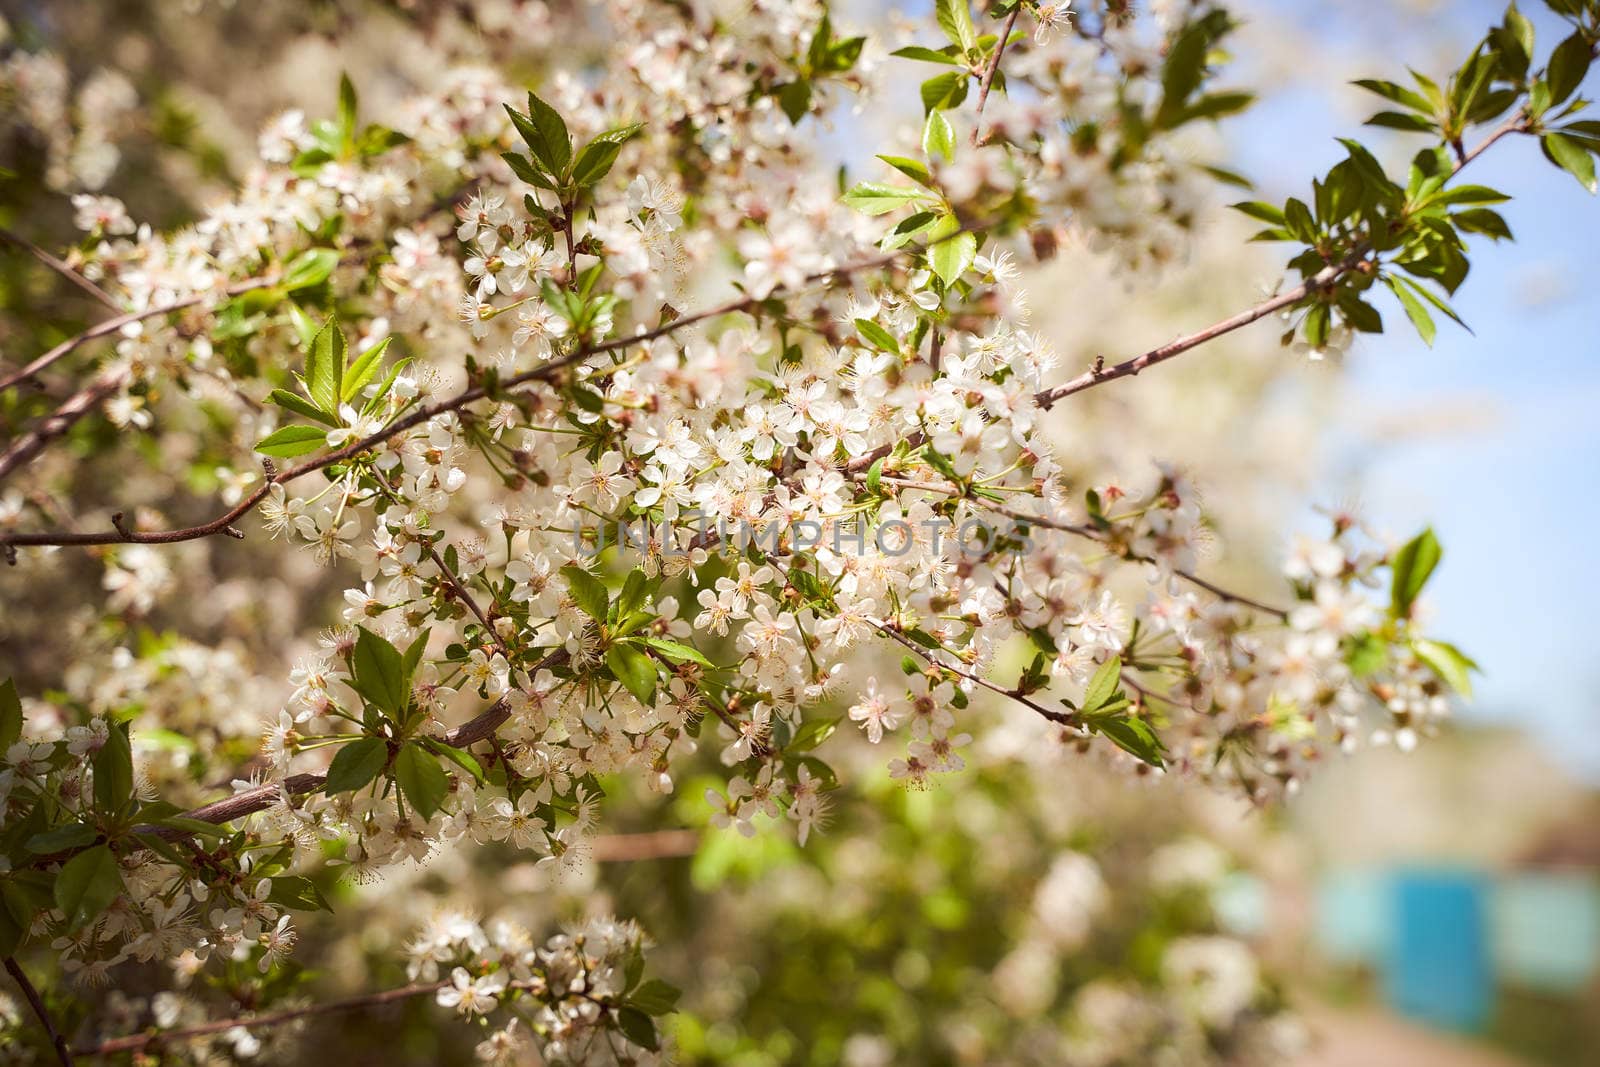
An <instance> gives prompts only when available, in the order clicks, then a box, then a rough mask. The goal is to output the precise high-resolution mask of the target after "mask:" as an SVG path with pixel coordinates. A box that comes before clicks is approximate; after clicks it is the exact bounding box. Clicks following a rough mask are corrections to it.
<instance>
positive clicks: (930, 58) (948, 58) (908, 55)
mask: <svg viewBox="0 0 1600 1067" xmlns="http://www.w3.org/2000/svg"><path fill="white" fill-rule="evenodd" d="M889 54H890V55H891V56H898V57H900V58H901V59H920V60H921V61H922V62H924V63H943V64H946V65H947V66H952V67H959V66H960V65H961V61H960V60H959V59H957V58H956V57H955V56H952V55H949V54H948V53H945V52H937V51H934V50H933V49H932V48H924V47H923V46H921V45H916V44H914V45H910V46H908V47H906V48H897V49H895V50H894V51H893V52H890V53H889Z"/></svg>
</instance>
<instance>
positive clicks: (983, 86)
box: [972, 4, 1022, 146]
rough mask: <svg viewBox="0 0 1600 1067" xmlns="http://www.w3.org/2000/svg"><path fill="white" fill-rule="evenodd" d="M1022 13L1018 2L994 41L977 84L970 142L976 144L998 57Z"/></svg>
mask: <svg viewBox="0 0 1600 1067" xmlns="http://www.w3.org/2000/svg"><path fill="white" fill-rule="evenodd" d="M1020 14H1022V5H1021V4H1018V5H1017V6H1016V7H1014V8H1012V9H1011V14H1010V16H1008V17H1007V18H1006V24H1005V27H1004V28H1003V29H1001V31H1000V39H999V40H998V41H996V42H995V45H994V55H993V56H991V57H990V58H989V66H988V68H987V69H986V70H985V71H984V72H983V81H981V82H980V83H979V84H978V111H977V114H975V115H973V117H972V144H973V145H974V146H976V145H977V144H978V136H979V134H981V133H982V132H983V105H985V104H987V103H988V102H989V87H990V86H991V85H993V84H994V76H995V72H996V71H998V70H999V69H1000V57H1001V56H1003V55H1005V54H1006V45H1007V44H1009V43H1010V42H1011V31H1012V29H1014V28H1015V27H1016V25H1017V16H1018V15H1020Z"/></svg>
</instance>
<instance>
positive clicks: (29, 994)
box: [5, 956, 72, 1067]
mask: <svg viewBox="0 0 1600 1067" xmlns="http://www.w3.org/2000/svg"><path fill="white" fill-rule="evenodd" d="M5 965H6V973H7V974H9V975H11V977H12V978H13V979H15V980H16V983H17V985H18V986H19V987H20V988H21V989H22V995H23V996H24V997H26V998H27V1000H28V1006H29V1007H30V1008H32V1009H33V1014H35V1015H37V1016H38V1017H39V1025H40V1026H42V1027H44V1029H45V1033H47V1034H49V1035H50V1044H51V1046H52V1047H53V1048H54V1049H55V1050H56V1059H58V1060H60V1061H61V1064H62V1067H72V1052H71V1051H70V1050H69V1049H68V1048H67V1039H66V1038H64V1037H62V1036H61V1033H60V1031H58V1030H57V1029H56V1024H55V1021H54V1020H53V1019H51V1018H50V1012H49V1010H48V1009H47V1008H45V1006H44V998H42V997H40V996H39V991H38V990H37V989H35V988H34V987H33V983H32V982H30V981H28V975H27V972H26V971H24V970H23V969H22V965H21V964H19V963H18V962H17V961H16V960H15V959H13V958H12V957H10V956H7V957H6V959H5Z"/></svg>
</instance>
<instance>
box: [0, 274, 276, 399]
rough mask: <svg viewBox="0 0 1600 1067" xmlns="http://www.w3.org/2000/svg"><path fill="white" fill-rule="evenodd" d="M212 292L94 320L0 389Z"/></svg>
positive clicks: (0, 382) (242, 288)
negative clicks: (100, 341)
mask: <svg viewBox="0 0 1600 1067" xmlns="http://www.w3.org/2000/svg"><path fill="white" fill-rule="evenodd" d="M277 280H278V279H277V278H252V279H250V280H249V281H244V282H239V283H237V284H235V285H230V286H228V287H227V288H226V289H224V290H223V291H222V292H223V294H224V295H226V296H238V295H239V294H240V293H247V292H249V291H250V290H252V289H261V288H263V287H265V286H268V285H273V284H276V282H277ZM214 295H215V294H214V293H211V292H204V293H194V294H192V295H190V296H186V297H184V298H183V299H182V300H174V301H172V302H171V303H167V304H157V305H156V306H155V307H149V308H145V309H144V310H143V311H129V312H125V313H123V314H121V315H117V316H115V317H114V318H109V319H106V320H105V321H104V322H97V323H95V324H94V325H93V326H91V327H89V328H88V329H87V330H84V331H83V332H82V333H80V334H76V335H75V336H72V337H69V338H67V339H66V340H65V341H62V342H61V343H60V344H58V345H56V346H55V347H54V348H52V349H51V350H50V351H48V352H46V353H45V354H44V355H42V356H40V357H39V358H38V359H36V360H34V361H33V362H32V363H29V364H28V365H27V366H26V367H23V368H22V369H21V370H19V371H17V372H15V373H14V374H10V375H7V376H6V377H5V378H3V379H0V393H3V392H5V391H6V390H7V389H10V388H11V387H12V386H13V385H16V384H17V383H18V382H22V381H26V380H27V379H29V378H32V377H33V376H34V375H35V374H38V373H39V372H40V371H42V370H44V369H45V368H46V367H48V366H50V364H52V363H54V362H55V361H56V360H58V359H60V358H61V357H63V356H65V355H68V354H70V353H71V352H73V351H75V350H76V349H77V348H79V347H80V346H82V345H85V344H88V343H89V342H90V341H93V340H96V339H97V338H101V337H105V336H107V335H109V334H113V333H116V332H117V331H119V330H121V329H122V328H123V327H124V326H129V325H132V324H133V323H135V322H143V321H144V320H145V319H153V318H155V317H156V316H158V315H167V314H170V313H172V312H174V311H182V310H183V309H184V308H188V307H193V306H194V305H196V304H199V303H202V302H204V301H205V300H207V299H209V298H211V297H212V296H214Z"/></svg>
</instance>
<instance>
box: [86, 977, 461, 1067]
mask: <svg viewBox="0 0 1600 1067" xmlns="http://www.w3.org/2000/svg"><path fill="white" fill-rule="evenodd" d="M449 984H450V983H449V982H430V983H427V984H425V985H408V986H401V987H400V988H398V989H386V990H384V991H383V992H381V993H365V994H362V995H361V996H358V997H350V998H348V999H346V1000H330V1001H324V1002H323V1003H321V1004H308V1005H307V1006H305V1007H303V1008H289V1009H286V1010H284V1011H276V1012H268V1013H267V1014H265V1015H252V1016H240V1017H239V1018H236V1019H216V1020H213V1021H212V1022H208V1023H200V1024H199V1025H196V1026H186V1027H183V1028H182V1029H179V1030H152V1031H149V1032H147V1033H142V1034H129V1035H127V1036H126V1037H117V1038H112V1039H111V1040H110V1041H105V1042H102V1043H100V1044H98V1045H94V1046H91V1047H89V1048H80V1049H77V1050H76V1052H77V1054H78V1055H79V1056H110V1055H113V1054H115V1053H118V1052H137V1051H139V1050H141V1049H144V1048H146V1047H148V1046H150V1045H155V1044H162V1043H165V1042H168V1041H187V1040H189V1039H191V1038H196V1037H209V1036H210V1035H212V1034H224V1033H227V1032H228V1031H229V1030H232V1029H234V1028H235V1027H240V1026H242V1027H245V1028H246V1029H253V1028H255V1027H260V1026H281V1025H282V1024H284V1023H288V1022H293V1021H295V1020H296V1019H304V1018H306V1017H308V1016H313V1015H328V1014H331V1013H334V1012H341V1011H355V1010H356V1009H358V1008H372V1007H378V1006H380V1005H383V1004H393V1003H395V1002H397V1001H401V1000H410V999H411V998H412V997H421V996H427V995H428V994H429V993H437V992H438V991H439V990H441V989H443V988H444V987H445V986H447V985H449Z"/></svg>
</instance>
